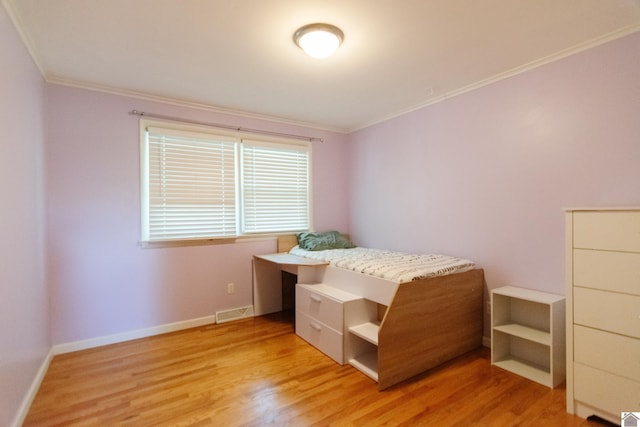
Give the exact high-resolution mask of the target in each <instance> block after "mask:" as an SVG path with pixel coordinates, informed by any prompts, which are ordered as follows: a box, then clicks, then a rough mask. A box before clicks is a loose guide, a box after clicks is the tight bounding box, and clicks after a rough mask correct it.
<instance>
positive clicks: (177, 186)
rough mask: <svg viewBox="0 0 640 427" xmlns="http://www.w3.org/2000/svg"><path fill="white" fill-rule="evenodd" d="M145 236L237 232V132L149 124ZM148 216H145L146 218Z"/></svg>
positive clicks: (183, 236)
mask: <svg viewBox="0 0 640 427" xmlns="http://www.w3.org/2000/svg"><path fill="white" fill-rule="evenodd" d="M147 147H148V156H147V158H148V165H147V167H148V174H147V175H148V198H147V203H148V207H147V208H148V214H147V218H146V222H147V224H146V226H145V224H143V234H144V232H145V231H146V233H147V235H146V236H144V235H143V240H148V241H154V240H175V239H197V238H207V237H228V236H235V235H237V214H238V211H237V196H236V194H237V192H236V176H237V172H236V171H237V167H236V164H237V161H236V159H237V148H236V147H237V143H236V141H234V139H233V138H229V137H224V136H216V135H207V134H199V133H190V132H184V131H179V130H175V129H163V128H153V127H150V128H148V130H147ZM144 222H145V218H143V223H144Z"/></svg>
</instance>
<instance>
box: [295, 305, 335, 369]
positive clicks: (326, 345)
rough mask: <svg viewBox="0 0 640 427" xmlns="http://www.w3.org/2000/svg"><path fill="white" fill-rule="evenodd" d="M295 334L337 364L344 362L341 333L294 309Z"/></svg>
mask: <svg viewBox="0 0 640 427" xmlns="http://www.w3.org/2000/svg"><path fill="white" fill-rule="evenodd" d="M296 334H298V336H300V337H301V338H302V339H304V340H305V341H307V342H308V343H309V344H311V345H312V346H314V347H315V348H317V349H318V350H320V351H321V352H323V353H324V354H326V355H327V356H329V357H330V358H332V359H333V360H335V361H336V362H338V363H339V364H341V365H342V364H344V360H343V355H342V353H343V352H342V342H343V335H342V333H340V332H338V331H336V330H334V329H331V328H330V327H329V326H327V325H325V324H324V323H322V322H320V321H318V320H316V319H314V318H312V317H309V316H307V315H306V314H304V313H302V312H300V311H298V310H296Z"/></svg>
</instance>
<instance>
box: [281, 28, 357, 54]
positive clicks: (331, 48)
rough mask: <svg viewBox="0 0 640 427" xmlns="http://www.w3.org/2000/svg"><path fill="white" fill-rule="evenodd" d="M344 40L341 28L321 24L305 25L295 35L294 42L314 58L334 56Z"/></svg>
mask: <svg viewBox="0 0 640 427" xmlns="http://www.w3.org/2000/svg"><path fill="white" fill-rule="evenodd" d="M343 39H344V34H343V33H342V31H341V30H340V28H338V27H336V26H334V25H329V24H321V23H316V24H309V25H305V26H304V27H301V28H299V29H298V31H296V32H295V33H294V34H293V41H294V42H295V43H296V44H297V45H298V46H299V47H300V48H301V49H302V50H304V51H305V52H306V54H307V55H309V56H312V57H314V58H327V57H329V56H331V55H333V54H334V53H335V51H336V49H338V46H340V43H342V40H343Z"/></svg>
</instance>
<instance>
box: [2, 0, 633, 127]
mask: <svg viewBox="0 0 640 427" xmlns="http://www.w3.org/2000/svg"><path fill="white" fill-rule="evenodd" d="M2 2H3V4H4V5H5V8H6V9H7V11H8V13H9V15H10V16H11V18H12V20H13V21H14V23H15V24H16V27H17V28H18V30H19V31H20V33H21V35H22V37H23V39H24V40H25V43H26V44H27V47H28V48H29V50H30V52H31V54H32V56H33V57H34V59H35V61H36V63H37V64H38V66H39V67H40V69H41V71H42V73H43V75H44V77H45V78H46V80H47V81H49V82H54V83H63V84H69V85H75V86H80V87H87V88H94V89H98V90H107V91H114V92H117V93H125V94H131V95H135V96H142V97H151V98H154V99H160V100H171V101H172V102H179V103H184V104H186V105H194V106H200V107H205V108H212V109H214V110H221V111H230V112H234V113H240V114H248V115H251V116H257V117H265V118H271V119H276V120H282V121H285V122H292V123H299V124H305V125H312V126H316V127H320V128H325V129H331V130H336V131H343V132H348V131H353V130H356V129H360V128H362V127H365V126H368V125H370V124H373V123H376V122H379V121H382V120H385V119H387V118H390V117H393V116H396V115H399V114H402V113H404V112H407V111H411V110H413V109H416V108H419V107H420V106H424V105H428V104H430V103H433V102H437V101H438V100H441V99H444V98H447V97H450V96H454V95H456V94H459V93H462V92H465V91H468V90H471V89H473V88H475V87H478V86H481V85H484V84H487V83H490V82H492V81H495V80H498V79H500V78H503V77H506V76H509V75H513V74H514V73H517V72H520V71H522V70H526V69H529V68H531V67H533V66H536V65H540V64H543V63H546V62H549V61H551V60H554V59H557V58H560V57H563V56H566V55H568V54H571V53H574V52H577V51H580V50H583V49H585V48H588V47H591V46H593V45H597V44H599V43H602V42H605V41H608V40H612V39H615V38H617V37H620V36H623V35H625V34H629V33H631V32H634V31H638V30H640V0H269V1H265V0H108V1H107V0H46V1H43V0H2ZM313 22H327V23H330V24H333V25H336V26H338V27H340V28H341V29H342V31H343V32H344V34H345V39H344V42H343V44H342V46H341V47H340V49H339V50H338V52H337V53H336V55H334V56H333V57H331V58H328V59H324V60H319V59H313V58H311V57H308V56H306V55H305V54H304V53H303V52H302V51H301V50H300V49H299V48H298V47H297V46H295V45H294V43H293V41H292V35H293V33H294V32H295V31H296V29H297V28H299V27H301V26H303V25H305V24H309V23H313Z"/></svg>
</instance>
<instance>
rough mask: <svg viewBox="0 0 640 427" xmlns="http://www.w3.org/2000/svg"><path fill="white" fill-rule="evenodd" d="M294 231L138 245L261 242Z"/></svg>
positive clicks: (172, 246) (166, 245) (157, 241)
mask: <svg viewBox="0 0 640 427" xmlns="http://www.w3.org/2000/svg"><path fill="white" fill-rule="evenodd" d="M291 234H295V233H294V232H292V233H283V234H261V235H257V236H239V237H229V238H210V239H191V240H155V241H140V242H138V246H140V247H141V248H142V249H161V248H180V247H186V246H212V245H230V244H236V243H250V242H261V241H266V240H273V239H277V238H278V236H284V235H291Z"/></svg>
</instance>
